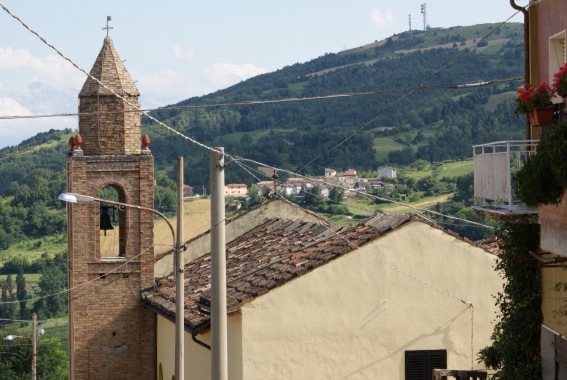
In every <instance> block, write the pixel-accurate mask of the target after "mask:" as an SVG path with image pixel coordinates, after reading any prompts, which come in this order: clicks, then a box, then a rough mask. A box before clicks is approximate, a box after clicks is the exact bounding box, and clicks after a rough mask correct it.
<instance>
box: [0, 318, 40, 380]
mask: <svg viewBox="0 0 567 380" xmlns="http://www.w3.org/2000/svg"><path fill="white" fill-rule="evenodd" d="M36 326H37V315H36V314H35V313H33V314H32V337H31V338H30V337H28V336H20V335H7V336H6V337H4V340H10V341H11V340H16V339H25V340H27V341H29V342H30V343H31V347H32V354H31V378H32V380H36V379H37V341H38V340H39V337H40V336H42V335H43V334H45V330H44V329H38V328H36Z"/></svg>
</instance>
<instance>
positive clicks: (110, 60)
mask: <svg viewBox="0 0 567 380" xmlns="http://www.w3.org/2000/svg"><path fill="white" fill-rule="evenodd" d="M90 74H91V75H92V76H93V77H95V78H97V79H98V80H100V81H101V82H102V83H104V84H105V85H106V86H108V87H109V88H111V89H112V90H114V91H115V92H116V93H117V94H119V95H121V96H134V97H136V96H140V93H139V92H138V89H137V88H136V85H135V84H134V82H133V81H132V78H131V77H130V74H128V71H127V70H126V67H124V64H123V63H122V60H121V59H120V57H119V56H118V53H116V50H115V49H114V45H113V44H112V39H111V38H110V37H108V36H107V37H106V38H105V39H104V45H103V46H102V49H101V50H100V53H99V54H98V57H97V58H96V61H95V63H94V65H93V68H92V69H91V71H90ZM101 95H103V96H104V95H113V94H112V93H111V92H110V91H108V90H107V89H105V88H104V87H102V86H101V85H100V84H99V83H98V82H96V81H95V80H93V79H92V78H91V77H88V78H87V80H86V81H85V84H84V85H83V88H82V89H81V92H80V93H79V97H80V98H81V97H88V96H101Z"/></svg>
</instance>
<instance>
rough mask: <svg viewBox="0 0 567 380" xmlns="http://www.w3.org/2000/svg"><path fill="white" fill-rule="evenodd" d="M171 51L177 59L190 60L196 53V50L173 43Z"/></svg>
mask: <svg viewBox="0 0 567 380" xmlns="http://www.w3.org/2000/svg"><path fill="white" fill-rule="evenodd" d="M171 51H172V52H173V56H174V57H175V58H177V59H182V60H185V61H188V62H191V61H192V60H193V56H194V55H195V51H193V50H191V49H185V48H184V47H183V46H181V45H173V46H172V47H171Z"/></svg>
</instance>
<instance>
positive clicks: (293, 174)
mask: <svg viewBox="0 0 567 380" xmlns="http://www.w3.org/2000/svg"><path fill="white" fill-rule="evenodd" d="M234 158H235V161H238V160H241V161H248V162H251V163H254V164H256V165H259V166H263V167H267V168H269V169H272V170H275V171H279V172H283V173H287V174H290V175H292V176H294V177H298V178H303V179H305V180H309V181H312V182H317V183H321V184H325V185H327V186H332V187H337V188H340V189H342V190H345V191H352V192H355V193H357V194H359V195H361V196H364V197H368V198H373V199H378V200H380V201H383V202H389V203H394V204H397V205H400V206H403V207H407V208H410V209H413V210H416V211H421V212H426V213H429V214H433V215H437V216H442V217H444V218H448V219H452V220H457V221H461V222H465V223H468V224H472V225H475V226H479V227H484V228H488V229H494V227H493V226H489V225H486V224H482V223H478V222H474V221H472V220H467V219H464V218H459V217H456V216H451V215H447V214H443V213H440V212H437V211H433V210H428V209H425V208H421V207H417V206H413V205H411V204H408V203H404V202H400V201H396V200H393V199H389V198H384V197H380V196H377V195H374V194H368V193H367V192H363V191H359V190H355V189H349V188H346V187H343V186H339V185H337V184H334V183H330V182H328V181H325V180H323V179H319V178H311V177H309V176H305V175H302V174H299V173H296V172H292V171H289V170H286V169H282V168H277V167H274V166H269V165H266V164H263V163H260V162H258V161H255V160H251V159H248V158H242V157H237V156H234ZM249 169H251V168H249ZM251 170H253V169H251ZM262 174H263V173H262ZM266 177H267V176H266Z"/></svg>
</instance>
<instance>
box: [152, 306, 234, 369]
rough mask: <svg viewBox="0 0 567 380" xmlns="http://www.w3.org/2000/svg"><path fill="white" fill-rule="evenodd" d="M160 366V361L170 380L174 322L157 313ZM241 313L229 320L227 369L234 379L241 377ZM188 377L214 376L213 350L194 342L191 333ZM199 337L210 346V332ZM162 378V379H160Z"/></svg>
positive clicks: (188, 336) (187, 349)
mask: <svg viewBox="0 0 567 380" xmlns="http://www.w3.org/2000/svg"><path fill="white" fill-rule="evenodd" d="M157 326H158V327H157V334H158V339H157V345H158V350H157V368H158V369H159V366H160V364H161V366H162V369H163V379H164V380H171V379H172V376H173V375H175V324H174V323H172V322H170V321H168V320H167V319H165V318H163V317H161V316H158V325H157ZM241 331H242V330H241V318H240V315H233V316H231V317H229V318H228V320H227V341H228V352H229V355H228V370H229V374H230V376H229V377H230V379H231V380H233V379H234V380H241V379H243V377H242V345H241V342H242V334H241ZM184 339H185V344H184V347H185V379H186V380H193V379H194V380H201V379H210V378H211V351H209V350H208V349H206V348H205V347H203V346H201V345H199V344H197V343H195V342H193V340H192V337H191V334H189V333H187V332H186V333H185V335H184ZM197 339H199V340H200V341H202V342H204V343H206V344H208V345H210V344H211V334H210V333H206V334H203V335H197ZM158 380H159V379H158Z"/></svg>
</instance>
